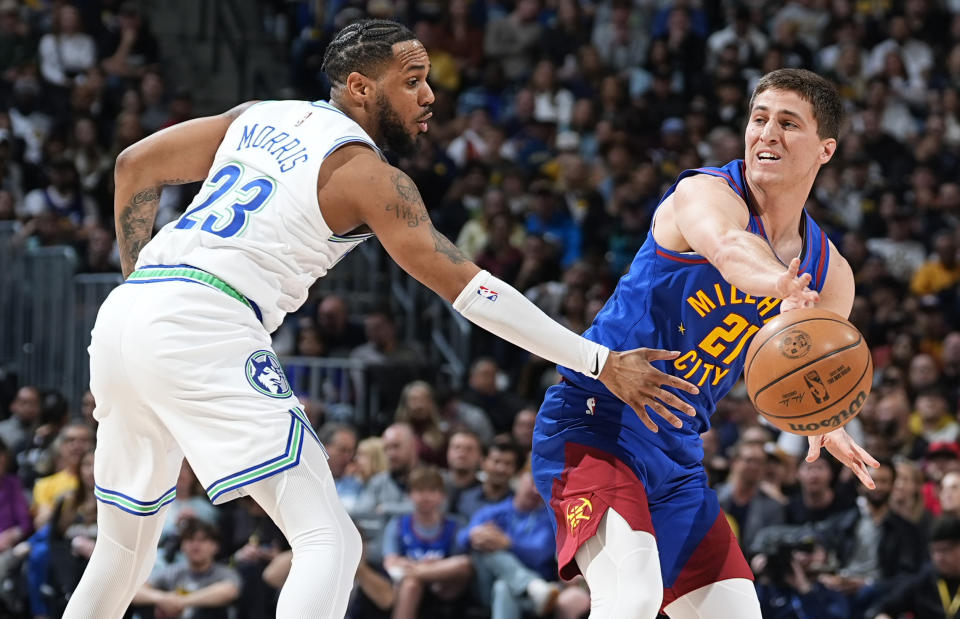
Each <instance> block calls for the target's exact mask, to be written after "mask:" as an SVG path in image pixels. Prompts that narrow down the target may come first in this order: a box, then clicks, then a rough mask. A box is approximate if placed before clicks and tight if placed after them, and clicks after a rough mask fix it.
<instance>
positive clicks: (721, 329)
mask: <svg viewBox="0 0 960 619" xmlns="http://www.w3.org/2000/svg"><path fill="white" fill-rule="evenodd" d="M695 174H709V175H711V176H717V177H720V178H723V179H724V180H725V181H726V182H727V184H728V185H729V186H730V188H731V189H732V190H733V191H734V192H736V194H737V195H738V196H740V197H741V198H742V199H743V201H744V202H745V203H746V204H747V207H748V208H749V209H750V223H749V225H748V227H747V229H748V230H749V231H750V232H752V233H754V234H757V235H759V236H761V237H763V238H767V237H766V234H765V232H764V229H763V223H762V221H761V219H760V216H759V214H758V213H757V210H756V208H755V206H754V203H753V200H752V198H751V196H750V193H749V189H748V187H747V184H746V182H745V179H744V163H743V160H740V159H738V160H735V161H731V162H730V163H728V164H727V165H725V166H723V167H721V168H697V169H694V170H686V171H684V172H683V173H681V174H680V176H679V177H678V178H677V181H676V183H674V184H673V185H672V186H671V187H670V189H669V190H667V192H666V193H665V194H664V196H663V198H661V201H660V203H661V204H662V203H663V200H665V199H666V198H667V197H669V196H670V195H671V194H672V193H673V192H674V190H675V189H676V187H677V183H679V182H680V181H681V180H683V179H685V178H687V177H689V176H693V175H695ZM802 226H803V230H802V235H803V250H802V254H801V264H800V271H801V272H806V273H810V275H811V277H812V281H811V284H810V287H811V288H812V289H815V290H817V291H818V292H819V291H820V290H821V289H822V288H823V283H824V280H825V279H826V276H827V269H828V267H829V264H830V250H829V247H830V246H829V242H828V240H827V236H826V234H825V233H824V232H823V231H822V230H821V229H820V227H819V226H817V224H816V223H815V222H814V221H813V219H812V218H811V217H810V216H809V215H808V214H807V213H806V211H804V214H803V223H802ZM779 312H780V299H776V298H772V297H764V298H756V297H753V296H751V295H748V294H746V293H745V292H743V291H741V290H738V289H737V288H736V287H735V286H732V285H731V284H730V283H728V282H726V281H725V280H724V279H723V277H722V276H721V275H720V272H719V271H718V270H717V269H716V268H715V267H714V266H713V265H711V264H710V263H709V262H708V261H707V259H706V258H704V257H703V256H700V255H698V254H695V253H690V252H687V253H678V252H675V251H670V250H669V249H666V248H664V247H661V246H660V245H658V244H657V242H656V241H655V240H654V238H653V231H652V228H651V231H650V232H649V233H648V234H647V239H646V242H644V244H643V246H642V247H641V248H640V250H639V251H638V252H637V255H636V257H635V258H634V260H633V263H632V264H631V266H630V270H629V272H628V273H627V274H626V275H624V276H623V277H622V278H621V279H620V281H619V283H618V284H617V288H616V290H615V291H614V293H613V295H612V296H611V297H610V299H609V300H608V301H607V303H606V305H604V307H603V309H602V310H601V311H600V313H599V314H598V315H597V317H596V319H595V320H594V322H593V324H592V325H591V326H590V328H589V329H587V331H586V332H585V333H584V337H586V338H587V339H589V340H592V341H595V342H599V343H601V344H604V345H606V346H608V347H609V348H610V349H611V350H629V349H632V348H639V347H647V348H662V349H665V350H678V351H680V353H681V354H680V357H679V358H677V359H675V360H673V361H668V362H663V361H660V362H655V365H656V367H658V368H659V369H661V370H663V371H664V372H666V373H668V374H673V375H675V376H679V377H681V378H683V379H685V380H687V381H688V382H690V383H693V384H695V385H697V386H698V387H699V388H700V393H699V394H698V395H691V394H688V393H686V392H683V391H678V390H673V389H671V390H672V391H674V393H676V394H677V395H678V396H679V397H680V398H682V399H684V400H686V401H688V402H690V403H691V404H692V405H693V406H694V408H695V409H696V410H697V416H696V418H689V417H688V416H687V415H683V414H681V415H679V416H680V418H681V419H683V421H684V427H683V428H682V429H679V430H678V429H676V428H673V427H672V426H670V425H669V424H667V423H666V422H665V421H663V420H662V418H661V417H659V415H656V414H654V413H651V416H652V417H653V419H654V420H655V421H657V423H658V424H659V425H660V427H661V431H660V432H659V433H657V434H653V433H652V432H649V431H647V432H645V434H646V436H644V438H645V439H649V440H651V441H652V442H654V443H659V444H660V446H661V447H663V448H666V449H668V450H672V449H674V448H676V447H677V446H678V441H677V439H679V438H681V437H678V436H677V435H676V433H678V432H679V433H682V434H683V435H686V436H688V437H690V438H693V437H699V435H700V434H701V433H702V432H704V431H706V430H707V429H708V428H709V427H710V422H709V417H710V415H712V414H713V412H714V410H715V409H716V403H717V402H718V401H719V400H720V399H721V398H722V397H723V396H724V395H726V393H727V392H728V391H730V389H731V388H732V387H733V385H734V384H735V383H736V381H737V379H738V378H739V377H740V374H741V372H742V371H743V364H744V356H745V354H746V351H747V347H748V346H749V344H750V340H751V339H752V338H753V336H754V334H756V332H757V331H759V330H760V327H762V326H763V324H764V323H766V322H767V321H769V320H771V319H772V318H774V317H775V316H777V315H778V314H779ZM559 371H560V373H561V375H562V376H563V377H564V378H565V379H566V380H568V381H570V382H572V383H574V384H575V385H577V386H578V387H581V388H583V389H585V390H587V391H590V392H593V393H597V394H598V395H601V396H604V397H611V394H610V392H609V391H608V390H607V389H606V387H604V386H603V384H602V383H600V382H599V381H597V380H594V379H591V378H588V377H586V376H584V375H583V374H580V373H579V372H575V371H573V370H570V369H569V368H565V367H561V368H559ZM589 408H590V407H589V404H588V405H587V406H586V407H585V410H584V411H583V412H584V413H585V414H587V415H589V414H591V413H590V410H589ZM671 437H672V438H671ZM679 442H680V443H682V442H684V441H682V440H681V441H679Z"/></svg>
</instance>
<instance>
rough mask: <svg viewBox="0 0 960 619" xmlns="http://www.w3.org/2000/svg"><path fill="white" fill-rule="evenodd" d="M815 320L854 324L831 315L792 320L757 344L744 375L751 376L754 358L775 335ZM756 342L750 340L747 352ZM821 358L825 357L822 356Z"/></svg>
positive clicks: (847, 324)
mask: <svg viewBox="0 0 960 619" xmlns="http://www.w3.org/2000/svg"><path fill="white" fill-rule="evenodd" d="M784 315H785V314H779V315H778V316H777V318H779V317H780V316H784ZM815 320H826V321H828V322H836V323H839V324H841V325H843V326H845V327H848V328H849V327H850V326H852V325H851V324H850V323H849V322H848V321H845V320H837V319H836V318H830V317H829V316H811V317H810V318H804V319H803V320H798V321H797V322H792V323H790V324H789V325H787V326H785V327H783V328H782V329H780V330H779V331H777V332H776V333H774V334H773V335H771V336H770V337H768V338H767V339H765V340H764V341H763V342H762V343H761V344H759V345H757V350H756V352H754V353H753V356H752V357H749V358H748V359H747V362H746V364H745V366H744V370H743V375H744V376H749V375H750V370H751V369H753V361H754V359H756V358H757V355H759V354H760V351H761V350H762V349H763V347H764V346H766V345H767V344H768V343H769V342H770V340H772V339H773V338H775V337H777V336H779V335H782V334H783V332H784V331H787V330H788V329H792V328H794V327H796V326H797V325H801V324H803V323H805V322H813V321H815ZM854 330H855V331H857V335H859V336H860V337H861V339H862V337H863V336H862V334H860V332H859V330H858V329H856V328H854ZM755 343H756V340H754V341H753V342H750V348H748V349H747V353H748V354H749V353H750V349H752V348H753V345H754V344H755ZM858 343H859V342H858ZM820 358H821V359H823V357H820ZM781 378H783V377H781ZM771 384H772V383H771ZM769 386H770V385H766V386H764V387H763V389H766V388H767V387H769ZM763 389H760V390H758V391H757V395H760V392H761V391H763Z"/></svg>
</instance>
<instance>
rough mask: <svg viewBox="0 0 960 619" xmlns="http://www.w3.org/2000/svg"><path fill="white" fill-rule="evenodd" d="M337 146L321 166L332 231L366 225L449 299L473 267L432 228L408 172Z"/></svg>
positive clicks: (365, 151)
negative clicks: (325, 168) (329, 164)
mask: <svg viewBox="0 0 960 619" xmlns="http://www.w3.org/2000/svg"><path fill="white" fill-rule="evenodd" d="M341 150H342V151H343V152H342V153H334V156H333V157H331V158H329V159H328V160H329V161H330V163H331V166H330V168H328V169H327V170H326V171H325V170H324V169H323V167H326V166H327V162H326V161H325V162H324V164H323V167H321V172H320V180H321V187H320V194H319V200H320V205H321V210H322V214H323V218H324V220H325V221H326V222H327V224H328V225H330V227H331V229H333V231H334V232H336V233H341V231H346V230H351V229H353V228H356V227H357V226H359V225H361V224H366V225H367V226H369V228H370V229H371V230H372V231H373V233H374V234H376V235H377V238H378V239H379V240H380V242H381V243H382V244H383V247H384V249H386V250H387V253H389V254H390V256H391V257H392V258H393V259H394V261H395V262H396V263H397V264H398V265H399V266H400V267H401V268H402V269H403V270H405V271H406V272H407V273H409V274H410V275H412V276H413V277H415V278H416V279H417V280H419V281H420V283H422V284H423V285H424V286H426V287H428V288H430V289H431V290H433V291H434V292H436V293H437V294H439V295H440V296H442V297H443V298H445V299H447V300H448V301H453V300H454V299H455V298H456V296H457V295H458V294H459V293H460V291H461V290H462V289H463V287H464V286H466V285H467V283H468V282H469V281H470V280H471V279H472V278H473V277H474V276H475V275H476V274H477V273H478V272H479V271H480V269H479V267H477V265H475V264H474V263H473V262H471V261H470V260H469V259H468V258H467V257H466V256H464V255H463V253H461V252H460V250H459V249H457V246H456V245H454V244H453V243H451V242H450V240H449V239H448V238H447V237H445V236H444V235H443V234H442V233H440V232H439V231H438V230H437V229H436V228H434V227H433V224H432V223H431V222H430V215H429V214H428V213H427V208H426V206H424V204H423V199H422V198H421V197H420V191H419V190H417V186H416V185H415V184H414V182H413V180H411V179H410V177H409V176H407V175H406V174H404V173H403V172H401V171H400V170H398V169H397V168H395V167H393V166H391V165H390V164H388V163H385V162H383V161H381V160H380V158H379V157H378V156H377V155H376V154H375V153H374V152H373V151H372V150H371V149H369V148H367V147H365V146H353V147H349V146H348V147H344V148H343V149H341ZM358 187H362V188H363V191H357V188H358Z"/></svg>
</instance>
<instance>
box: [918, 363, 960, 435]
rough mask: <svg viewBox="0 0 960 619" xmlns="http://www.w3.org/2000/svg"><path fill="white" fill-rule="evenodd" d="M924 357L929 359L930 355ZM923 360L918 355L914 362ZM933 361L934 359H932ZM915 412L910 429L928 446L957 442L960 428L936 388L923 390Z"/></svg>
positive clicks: (945, 399)
mask: <svg viewBox="0 0 960 619" xmlns="http://www.w3.org/2000/svg"><path fill="white" fill-rule="evenodd" d="M923 357H927V358H929V356H928V355H923ZM918 359H921V356H920V355H918V356H916V357H914V362H916V361H917V360H918ZM931 361H932V359H931ZM914 403H915V404H914V409H915V412H914V413H913V415H912V416H911V417H910V429H911V430H912V431H913V432H914V433H915V434H917V435H918V436H921V437H923V440H925V441H926V442H927V443H928V444H931V445H932V444H934V443H940V442H944V441H946V442H951V443H954V442H956V441H957V438H958V436H960V426H958V425H957V422H956V416H955V414H953V413H952V412H951V411H950V409H949V404H948V403H947V398H946V396H944V395H943V393H942V392H941V391H940V390H939V389H937V388H936V387H934V386H927V387H924V388H922V390H920V391H919V392H918V393H917V397H916V398H915V399H914Z"/></svg>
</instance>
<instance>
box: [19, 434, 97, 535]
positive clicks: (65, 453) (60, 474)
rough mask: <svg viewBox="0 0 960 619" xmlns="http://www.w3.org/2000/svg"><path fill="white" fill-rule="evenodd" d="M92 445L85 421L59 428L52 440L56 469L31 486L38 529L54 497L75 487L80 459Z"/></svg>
mask: <svg viewBox="0 0 960 619" xmlns="http://www.w3.org/2000/svg"><path fill="white" fill-rule="evenodd" d="M93 444H94V435H93V430H92V429H90V426H88V425H87V424H86V423H84V422H82V421H77V422H73V423H69V424H67V425H65V426H64V427H63V429H62V430H60V434H59V435H58V436H57V438H56V440H55V441H54V450H55V451H56V452H57V472H56V473H54V474H53V475H48V476H47V477H41V478H40V479H38V480H37V483H36V484H34V486H33V507H32V509H33V514H34V526H35V527H36V528H37V529H39V528H40V527H42V526H43V525H44V524H46V522H47V521H48V520H49V519H50V515H51V514H52V513H53V507H54V505H55V504H56V502H57V499H58V498H59V497H60V496H61V495H62V494H64V493H65V492H71V491H73V490H76V488H77V481H78V475H79V473H80V461H81V460H83V455H84V454H85V453H87V452H88V451H90V449H91V448H92V447H93Z"/></svg>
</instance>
